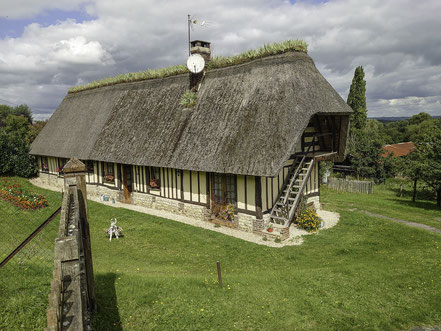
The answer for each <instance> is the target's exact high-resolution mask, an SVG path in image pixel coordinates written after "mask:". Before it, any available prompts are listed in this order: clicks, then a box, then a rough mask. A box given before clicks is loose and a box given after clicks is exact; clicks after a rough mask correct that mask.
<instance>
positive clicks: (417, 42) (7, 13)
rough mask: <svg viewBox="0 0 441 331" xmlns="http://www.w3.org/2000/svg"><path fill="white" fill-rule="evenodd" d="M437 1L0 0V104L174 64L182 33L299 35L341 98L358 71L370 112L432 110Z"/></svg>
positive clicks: (270, 38)
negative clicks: (191, 25) (194, 21)
mask: <svg viewBox="0 0 441 331" xmlns="http://www.w3.org/2000/svg"><path fill="white" fill-rule="evenodd" d="M440 12H441V1H439V0H423V1H414V0H412V1H408V0H387V1H384V0H329V1H319V0H299V1H294V0H291V1H283V0H266V1H263V0H242V1H241V0H234V1H233V0H225V1H219V0H218V1H214V0H191V1H182V0H180V1H179V0H170V1H150V0H132V1H126V0H112V1H109V0H57V1H53V0H14V1H10V0H0V104H8V105H11V106H14V105H16V104H23V103H24V104H27V105H28V106H30V107H31V109H32V111H33V114H34V119H37V120H42V119H46V118H49V117H50V115H51V114H52V113H53V112H54V111H55V110H56V108H57V107H58V105H59V104H60V103H61V101H62V100H63V98H64V97H65V96H66V94H67V90H68V88H69V87H72V86H75V85H79V84H85V83H88V82H90V81H94V80H97V79H100V78H105V77H109V76H114V75H117V74H120V73H127V72H136V71H143V70H146V69H157V68H162V67H167V66H170V65H176V64H185V62H186V59H187V56H188V44H187V14H191V15H192V17H194V18H196V19H197V20H198V21H199V22H202V21H206V22H207V23H206V24H204V26H198V25H196V26H195V27H194V29H193V31H192V39H202V40H206V41H210V42H211V43H212V55H224V56H228V55H234V54H237V53H240V52H243V51H245V50H248V49H253V48H256V47H259V46H262V45H264V44H267V43H272V42H278V41H283V40H287V39H303V40H304V41H306V42H307V43H308V45H309V47H308V54H309V55H310V56H311V57H312V59H313V60H314V62H315V64H316V66H317V68H318V69H319V71H320V72H321V73H322V74H323V76H324V77H325V78H326V79H327V80H328V81H329V82H330V83H331V85H332V86H333V87H334V88H335V89H336V90H337V92H338V93H339V94H340V95H341V96H342V98H343V99H345V100H346V99H347V95H348V91H349V87H350V84H351V81H352V78H353V75H354V70H355V68H356V67H357V66H359V65H362V66H363V68H364V71H365V74H366V75H365V80H366V82H367V83H366V88H367V92H366V97H367V107H368V116H369V117H381V116H411V115H414V114H418V113H420V112H426V113H429V114H431V115H437V116H440V115H441V33H440V31H441V19H440V16H439V13H440Z"/></svg>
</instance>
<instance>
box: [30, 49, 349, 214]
mask: <svg viewBox="0 0 441 331" xmlns="http://www.w3.org/2000/svg"><path fill="white" fill-rule="evenodd" d="M188 85H189V74H188V73H187V74H180V75H176V76H171V77H166V78H158V79H151V80H146V81H139V82H133V83H122V84H117V85H113V86H105V87H100V88H94V89H91V90H85V91H81V92H76V93H70V94H68V95H67V96H66V97H65V98H64V100H63V102H62V103H61V105H60V106H59V107H58V109H57V110H56V112H55V113H54V114H53V115H52V117H51V119H50V120H49V122H48V123H47V125H46V126H45V127H44V129H43V130H42V132H41V133H40V134H39V135H38V137H37V138H36V139H35V141H34V143H33V144H32V148H31V154H34V155H38V156H41V158H40V167H41V168H42V169H43V168H44V167H45V164H44V162H47V163H49V162H48V161H45V160H46V159H44V160H43V159H42V158H43V157H44V158H47V157H52V158H70V157H76V158H79V159H82V160H86V161H92V163H91V164H92V165H91V167H93V169H94V177H97V178H94V179H93V180H92V182H93V181H96V182H97V184H99V183H100V181H103V180H102V179H100V178H98V177H100V176H101V177H103V176H105V175H106V171H105V170H104V169H100V168H103V167H104V166H103V164H110V163H111V164H113V168H114V169H115V171H114V172H113V174H114V177H116V178H115V180H114V186H115V187H117V188H120V189H121V191H124V187H125V186H128V185H129V184H127V183H125V182H126V181H127V180H128V179H130V182H133V183H131V184H130V185H132V184H134V186H137V185H138V184H139V185H141V186H142V185H144V186H143V187H142V189H138V190H136V189H133V188H130V190H131V192H129V193H130V194H131V195H132V196H131V197H130V199H132V200H133V194H132V191H135V192H136V191H138V192H144V191H145V193H146V194H147V195H149V194H151V192H152V190H150V189H151V188H152V187H150V189H149V186H150V185H149V184H150V179H151V178H152V176H153V172H156V174H155V175H154V176H158V175H157V173H158V172H159V176H161V178H160V179H159V178H158V180H159V181H160V182H161V183H162V184H161V186H162V185H163V184H165V182H166V181H167V185H168V184H170V185H171V186H170V187H168V190H170V189H171V190H172V192H173V190H176V194H175V195H173V196H172V195H170V196H167V194H166V193H164V196H163V197H164V198H171V199H174V200H178V201H181V202H185V201H187V200H188V199H184V196H185V193H186V190H185V188H184V186H185V185H184V183H183V182H184V181H185V180H186V178H185V176H184V172H185V173H189V174H190V179H189V180H190V189H191V186H192V185H191V183H192V182H191V180H192V179H191V174H192V173H193V174H194V173H197V174H198V192H197V194H198V195H199V198H198V200H197V201H198V203H199V205H201V204H202V205H204V206H206V207H207V208H208V209H210V210H211V209H212V206H211V204H210V201H214V200H216V192H214V191H216V190H217V189H222V188H221V187H223V186H226V184H225V179H224V180H222V179H219V183H218V184H216V183H215V182H214V181H215V179H214V178H215V177H216V175H215V174H217V175H218V176H220V174H228V176H233V177H232V178H234V180H232V182H234V185H237V180H238V177H237V176H241V179H243V178H245V182H246V181H247V179H248V181H249V182H250V178H251V177H254V178H253V180H252V182H253V183H252V184H253V185H252V186H253V189H252V191H253V195H254V197H253V199H252V200H253V203H252V206H250V205H249V201H248V202H247V203H245V202H243V203H242V207H243V204H244V203H245V208H240V207H241V206H240V204H238V202H239V201H238V200H239V199H238V196H237V195H238V192H237V191H238V189H237V187H235V188H232V190H234V191H235V197H234V199H233V198H231V199H230V200H231V201H227V200H228V198H226V196H228V192H227V191H228V188H225V187H224V188H223V193H219V192H217V193H218V195H219V194H220V195H221V196H222V197H223V200H224V202H228V203H233V202H234V204H235V205H236V208H237V210H243V211H248V212H249V211H250V209H251V211H252V213H248V215H252V216H253V217H254V218H257V219H259V218H262V214H261V213H262V210H263V211H268V213H269V211H270V210H271V209H272V208H273V207H274V204H275V203H276V201H277V200H276V199H277V197H278V196H279V195H280V194H279V193H280V191H281V189H282V188H283V187H284V186H286V185H287V184H286V183H285V182H286V181H287V180H288V179H289V176H288V172H289V169H287V167H288V168H293V169H292V172H294V168H295V166H293V165H290V164H292V163H293V162H294V163H295V155H297V156H298V155H300V154H301V153H303V154H304V152H305V149H306V145H307V143H308V141H311V140H313V141H314V143H313V145H315V146H314V148H313V149H314V152H315V153H314V155H308V158H310V160H312V161H313V157H315V158H317V157H318V156H319V157H321V158H323V157H328V158H333V159H341V158H342V157H343V154H344V150H345V144H346V136H347V130H348V121H349V114H350V113H351V109H350V108H349V107H348V106H347V105H346V103H345V102H344V100H343V99H342V98H341V97H340V96H339V94H338V93H337V92H336V91H335V90H334V89H333V88H332V86H331V85H330V84H329V83H328V82H327V81H326V79H325V78H324V77H323V76H322V75H321V74H320V73H319V72H318V70H317V69H316V67H315V65H314V62H313V61H312V59H311V58H310V57H309V56H308V55H307V54H305V53H303V52H287V53H284V54H279V55H274V56H269V57H265V58H261V59H257V60H253V61H251V62H249V63H244V64H240V65H236V66H231V67H227V68H220V69H214V70H210V71H207V72H206V73H205V77H204V78H203V80H202V83H201V85H200V88H199V90H198V92H197V102H196V105H195V107H194V108H192V109H184V107H183V106H181V105H180V101H181V98H182V96H183V94H184V93H185V92H186V91H187V90H188V88H189V87H188ZM314 135H315V137H313V136H314ZM319 151H320V152H319ZM299 153H300V154H299ZM309 153H312V149H310V150H309ZM307 161H308V160H304V161H303V162H307ZM299 162H300V161H299ZM311 163H314V162H311ZM122 165H126V166H128V165H130V167H131V169H130V170H125V169H123V166H122ZM106 167H107V168H108V166H106ZM139 167H140V168H141V175H140V176H141V177H140V178H141V179H140V182H139V183H136V180H137V175H136V169H138V168H139ZM311 167H312V168H314V167H313V166H311ZM315 167H316V166H315ZM153 168H155V169H153ZM156 169H159V170H156ZM164 169H167V173H168V169H170V171H171V172H172V173H173V174H174V176H175V177H176V178H175V181H173V180H172V181H170V178H169V179H168V180H167V179H166V175H165V172H164V171H165V170H164ZM284 169H287V170H286V174H285V170H284ZM128 172H130V176H128ZM312 172H314V171H312ZM126 173H127V176H126V175H125V174H126ZM162 173H164V175H162ZM178 174H179V176H181V180H180V181H181V183H179V181H178V179H177V176H178ZM210 174H212V175H211V177H210ZM201 175H203V177H204V178H205V179H206V183H204V186H205V192H202V191H201V187H200V186H201V178H200V177H201ZM143 176H144V177H145V178H144V177H143ZM162 176H164V177H162ZM124 177H127V178H124ZM128 177H130V178H128ZM224 177H225V176H224ZM308 177H310V176H309V175H308ZM209 178H211V179H209ZM266 178H268V180H271V182H272V185H273V186H274V185H275V184H274V178H277V180H278V182H279V183H278V184H277V188H276V189H275V192H271V199H270V200H271V201H269V202H267V203H266V206H264V207H263V206H259V203H260V204H262V200H263V199H264V198H265V197H262V194H264V193H262V185H261V183H262V180H265V181H266V180H267V179H266ZM271 178H272V179H271ZM172 179H173V178H172ZM227 181H228V180H227ZM92 182H91V183H92ZM124 183H125V184H124ZM222 183H223V184H222ZM257 183H258V184H257ZM288 184H289V183H288ZM216 185H217V186H216ZM245 185H247V183H245ZM264 185H265V184H264ZM266 185H267V183H266ZM311 185H312V183H311ZM314 185H315V184H314ZM153 186H154V185H153ZM258 186H260V187H258ZM316 186H318V183H317V184H316ZM193 189H194V187H193ZM249 190H250V189H249V188H248V187H246V186H245V187H244V191H245V198H246V197H247V193H248V191H249ZM258 190H260V191H261V192H260V193H259V192H257V193H256V191H258ZM271 190H272V187H271ZM126 193H127V192H126ZM187 193H188V192H187ZM192 194H193V193H192V192H190V199H189V200H188V201H193V200H194V197H192ZM201 194H203V195H204V197H203V198H201V197H200V195H201ZM258 194H260V195H261V196H260V197H259V196H258ZM265 194H266V200H268V197H269V193H268V192H265ZM124 195H125V196H126V198H127V194H124ZM160 195H162V191H161V194H160ZM121 199H124V198H121ZM217 200H219V199H217ZM248 200H250V197H249V196H248ZM259 200H261V201H259ZM247 204H248V205H247ZM224 205H225V203H224ZM275 215H276V214H275ZM276 218H277V217H276Z"/></svg>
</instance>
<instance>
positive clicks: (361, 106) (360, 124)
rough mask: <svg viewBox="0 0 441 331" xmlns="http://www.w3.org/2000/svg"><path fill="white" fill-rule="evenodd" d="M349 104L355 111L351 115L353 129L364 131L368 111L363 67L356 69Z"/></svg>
mask: <svg viewBox="0 0 441 331" xmlns="http://www.w3.org/2000/svg"><path fill="white" fill-rule="evenodd" d="M347 104H348V105H349V106H350V107H351V108H352V110H353V111H354V112H353V113H352V115H351V127H352V128H355V129H364V128H365V126H366V121H367V109H366V81H365V80H364V71H363V67H362V66H359V67H357V68H356V69H355V73H354V78H353V79H352V84H351V88H350V90H349V95H348V101H347Z"/></svg>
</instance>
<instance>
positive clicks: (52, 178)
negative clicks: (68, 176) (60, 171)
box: [39, 172, 64, 189]
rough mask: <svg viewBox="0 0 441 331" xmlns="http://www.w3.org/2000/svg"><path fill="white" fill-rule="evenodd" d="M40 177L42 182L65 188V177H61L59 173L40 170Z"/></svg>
mask: <svg viewBox="0 0 441 331" xmlns="http://www.w3.org/2000/svg"><path fill="white" fill-rule="evenodd" d="M39 178H40V180H41V182H42V183H43V184H45V185H50V186H54V187H57V188H59V189H62V188H64V178H63V177H59V176H58V175H54V174H49V173H46V172H40V174H39Z"/></svg>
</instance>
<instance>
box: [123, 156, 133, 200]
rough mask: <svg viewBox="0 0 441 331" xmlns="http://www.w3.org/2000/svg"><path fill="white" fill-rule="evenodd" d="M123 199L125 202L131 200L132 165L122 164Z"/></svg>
mask: <svg viewBox="0 0 441 331" xmlns="http://www.w3.org/2000/svg"><path fill="white" fill-rule="evenodd" d="M122 174H123V176H122V177H123V178H122V182H123V201H122V202H125V203H131V202H132V166H131V165H127V164H123V172H122Z"/></svg>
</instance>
